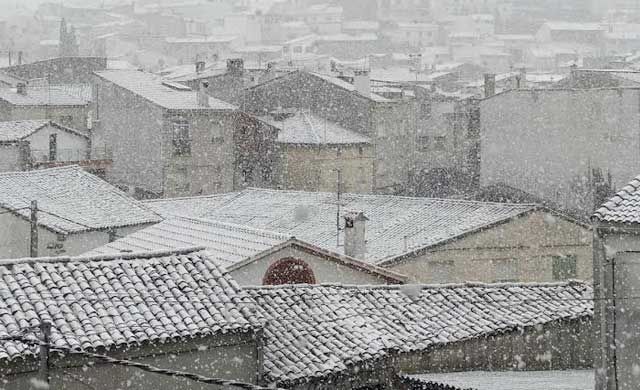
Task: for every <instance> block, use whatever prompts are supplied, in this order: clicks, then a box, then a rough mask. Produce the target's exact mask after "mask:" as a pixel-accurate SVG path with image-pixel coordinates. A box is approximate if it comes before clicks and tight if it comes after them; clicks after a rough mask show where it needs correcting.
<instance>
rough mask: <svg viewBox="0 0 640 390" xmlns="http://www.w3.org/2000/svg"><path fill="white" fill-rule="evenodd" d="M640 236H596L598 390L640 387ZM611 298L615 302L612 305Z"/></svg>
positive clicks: (601, 233) (630, 232)
mask: <svg viewBox="0 0 640 390" xmlns="http://www.w3.org/2000/svg"><path fill="white" fill-rule="evenodd" d="M639 233H640V232H639V231H638V230H637V229H634V228H629V227H627V228H626V229H625V228H624V227H623V229H622V230H618V231H611V230H609V229H607V230H605V231H598V232H597V234H596V239H595V244H594V245H596V248H597V251H596V252H595V253H594V275H595V276H596V278H595V279H594V290H595V291H594V292H595V298H596V301H595V314H596V316H595V318H596V320H597V331H598V332H597V336H596V340H597V343H598V344H597V346H598V352H599V353H598V354H597V355H596V369H597V370H596V373H597V374H596V389H597V390H627V389H628V390H630V389H636V388H637V387H638V361H640V341H639V340H638V337H637V335H638V324H639V323H640V301H639V300H638V299H637V297H638V296H640V234H639ZM613 297H615V298H617V299H612V298H613Z"/></svg>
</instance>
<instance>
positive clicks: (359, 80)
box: [353, 70, 371, 97]
mask: <svg viewBox="0 0 640 390" xmlns="http://www.w3.org/2000/svg"><path fill="white" fill-rule="evenodd" d="M353 73H354V75H353V85H354V86H355V87H356V91H358V93H360V94H361V95H364V96H367V97H368V96H371V77H370V76H369V71H367V70H356V71H354V72H353Z"/></svg>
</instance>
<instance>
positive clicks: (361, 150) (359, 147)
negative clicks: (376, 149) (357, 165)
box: [358, 146, 364, 156]
mask: <svg viewBox="0 0 640 390" xmlns="http://www.w3.org/2000/svg"><path fill="white" fill-rule="evenodd" d="M363 154H364V148H363V147H362V146H358V155H359V156H362V155H363Z"/></svg>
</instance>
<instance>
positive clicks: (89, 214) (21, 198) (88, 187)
mask: <svg viewBox="0 0 640 390" xmlns="http://www.w3.org/2000/svg"><path fill="white" fill-rule="evenodd" d="M32 200H36V201H37V202H38V209H39V210H40V212H39V213H38V224H39V225H40V226H43V227H45V228H47V229H49V230H51V231H53V232H56V233H61V234H69V233H77V232H82V231H90V230H101V229H109V228H116V227H124V226H133V225H141V224H147V223H154V222H160V221H161V220H162V218H161V217H160V216H159V215H157V214H156V213H154V212H153V211H151V209H149V208H148V207H147V206H145V205H144V204H143V203H141V202H139V201H137V200H135V199H133V198H131V197H130V196H128V195H127V194H125V193H124V192H122V191H120V190H119V189H117V188H116V187H114V186H112V185H111V184H109V183H107V182H106V181H104V180H102V179H100V178H99V177H97V176H94V175H92V174H90V173H87V172H85V171H84V170H83V169H82V168H80V167H78V166H76V165H72V166H66V167H60V168H50V169H42V170H33V171H25V172H5V173H0V207H2V208H5V209H8V210H13V211H14V213H15V214H16V215H19V216H21V217H23V218H25V219H28V218H29V215H30V210H29V206H30V203H31V201H32Z"/></svg>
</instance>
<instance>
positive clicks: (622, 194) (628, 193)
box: [591, 176, 640, 224]
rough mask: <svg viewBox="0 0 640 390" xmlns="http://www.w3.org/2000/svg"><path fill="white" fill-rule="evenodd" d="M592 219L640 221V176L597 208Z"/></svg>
mask: <svg viewBox="0 0 640 390" xmlns="http://www.w3.org/2000/svg"><path fill="white" fill-rule="evenodd" d="M591 219H592V220H595V221H599V222H610V223H628V224H638V223H640V176H637V177H636V178H634V179H633V180H631V181H630V182H629V184H627V185H626V186H624V187H623V188H622V189H621V190H620V191H619V192H618V193H616V195H615V196H613V197H612V198H611V199H609V200H608V201H607V202H606V203H605V204H603V205H602V206H601V207H600V208H599V209H597V210H596V212H595V213H594V214H593V216H592V217H591Z"/></svg>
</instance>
